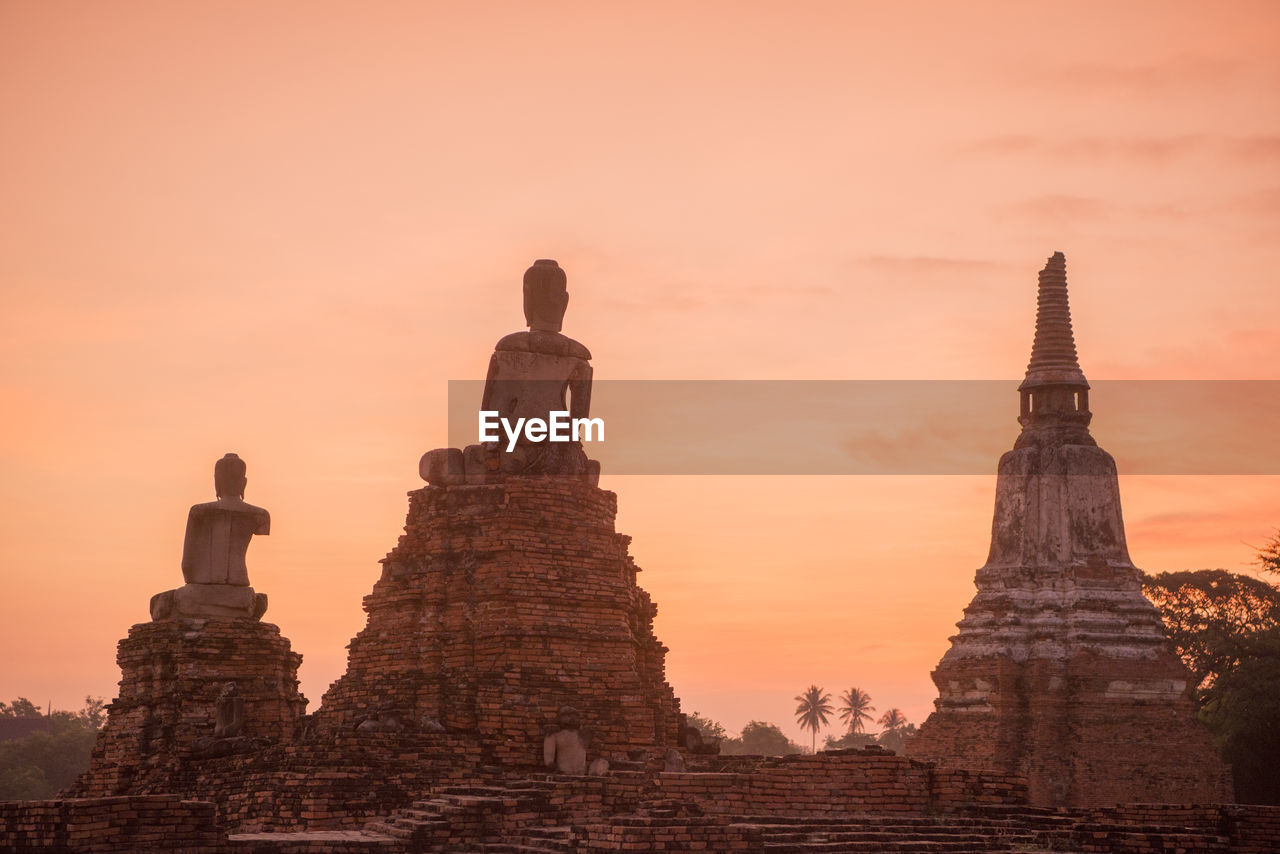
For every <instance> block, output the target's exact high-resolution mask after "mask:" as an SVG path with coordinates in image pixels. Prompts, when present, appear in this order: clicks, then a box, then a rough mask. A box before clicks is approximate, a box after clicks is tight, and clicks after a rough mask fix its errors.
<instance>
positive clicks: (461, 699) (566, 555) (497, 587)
mask: <svg viewBox="0 0 1280 854" xmlns="http://www.w3.org/2000/svg"><path fill="white" fill-rule="evenodd" d="M616 511H617V499H616V496H615V495H614V494H613V493H612V492H606V491H604V490H602V489H599V488H598V487H596V486H593V485H592V484H591V483H590V481H589V480H588V479H586V478H584V477H579V476H556V475H536V476H535V475H512V476H507V477H500V478H498V479H497V482H495V483H488V484H477V485H469V484H455V485H451V486H435V485H432V486H427V487H425V488H423V489H420V490H417V491H416V492H412V493H410V503H409V515H408V520H407V521H406V523H405V533H404V536H403V537H401V539H400V542H399V544H398V545H397V546H396V548H395V549H394V550H393V551H392V552H391V553H390V554H389V555H388V556H387V558H386V559H385V560H384V561H383V571H382V577H381V579H379V581H378V582H377V584H375V585H374V589H373V592H372V593H371V594H370V595H369V596H367V597H365V601H364V608H365V610H366V611H367V612H368V614H369V620H368V625H367V626H366V627H365V629H364V630H363V631H362V632H360V634H359V635H357V636H356V638H355V639H354V640H352V642H351V645H350V657H349V663H348V667H347V673H346V675H345V676H343V677H342V678H341V679H339V680H338V681H337V682H335V683H334V684H333V686H332V687H331V688H330V689H329V691H328V692H326V694H325V696H324V699H323V701H322V703H321V708H320V710H319V712H318V713H317V720H318V723H319V725H320V726H321V728H322V729H328V730H338V731H343V730H351V729H353V728H355V727H356V726H358V725H359V724H360V723H361V722H362V721H365V720H370V719H375V720H376V719H385V718H387V717H388V716H390V717H391V718H393V719H394V720H395V721H397V722H398V723H400V724H402V725H404V726H406V727H409V728H415V727H421V726H430V727H434V724H435V723H439V724H440V725H443V727H444V728H445V729H446V730H448V731H450V732H470V733H474V735H475V736H476V737H477V738H478V739H479V740H480V742H481V744H482V747H483V751H484V754H485V756H486V758H487V759H488V761H491V762H494V763H497V764H500V765H502V766H503V767H506V768H510V769H513V770H514V769H519V768H528V767H533V766H537V765H540V764H541V762H542V755H541V751H542V738H543V728H544V726H546V725H548V724H550V723H551V722H552V721H554V720H555V717H556V712H557V709H558V708H559V707H560V706H562V705H572V706H575V707H576V708H577V709H579V710H580V711H581V713H582V719H583V726H584V728H585V729H588V730H591V731H592V732H593V733H594V737H595V741H594V743H593V745H592V752H593V753H594V754H597V755H601V756H605V757H608V756H610V755H616V754H625V753H626V752H627V751H630V750H633V749H640V748H649V749H651V750H652V749H653V748H661V747H665V746H670V745H674V744H675V743H676V741H677V738H678V734H679V705H678V702H677V700H676V699H675V696H674V695H673V693H672V691H671V688H670V686H669V685H668V684H667V683H666V681H665V678H664V659H665V655H666V648H665V647H663V646H662V645H661V644H660V643H659V642H658V640H657V639H656V638H655V637H654V634H653V627H652V623H653V617H654V614H655V613H656V611H657V608H656V606H655V605H654V604H653V602H652V601H651V600H650V599H649V596H648V594H646V593H645V592H644V591H643V590H641V589H640V587H638V586H637V585H636V573H637V572H638V569H637V567H636V565H635V563H634V562H633V561H632V559H631V557H630V555H629V554H628V553H627V545H628V543H629V542H630V538H629V537H627V536H624V535H622V534H619V533H617V532H616V531H615V530H614V517H615V514H616Z"/></svg>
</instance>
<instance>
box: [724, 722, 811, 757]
mask: <svg viewBox="0 0 1280 854" xmlns="http://www.w3.org/2000/svg"><path fill="white" fill-rule="evenodd" d="M720 752H721V753H724V754H726V755H735V754H739V755H740V754H752V755H760V756H785V755H787V754H789V753H800V752H801V747H800V745H798V744H796V743H795V742H793V741H792V740H791V739H789V738H787V736H786V735H785V734H784V733H783V732H782V730H781V729H779V728H778V726H777V725H776V724H769V723H764V722H763V721H749V722H748V723H747V725H746V726H744V727H743V728H742V734H741V735H739V736H738V737H737V738H729V739H725V740H724V741H722V742H721V743H720Z"/></svg>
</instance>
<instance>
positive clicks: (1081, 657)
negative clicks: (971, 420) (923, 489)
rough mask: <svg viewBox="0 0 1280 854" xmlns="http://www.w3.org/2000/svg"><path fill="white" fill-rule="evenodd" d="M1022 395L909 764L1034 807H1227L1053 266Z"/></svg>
mask: <svg viewBox="0 0 1280 854" xmlns="http://www.w3.org/2000/svg"><path fill="white" fill-rule="evenodd" d="M1019 390H1020V393H1021V397H1022V411H1021V416H1020V417H1019V419H1018V420H1019V422H1020V423H1021V424H1022V434H1021V435H1020V436H1019V437H1018V440H1017V443H1016V444H1015V445H1014V448H1013V450H1011V451H1009V452H1008V453H1006V454H1005V455H1004V456H1003V457H1002V458H1001V459H1000V465H999V476H998V480H997V484H996V504H995V518H994V522H993V524H992V534H991V552H990V555H989V556H988V558H987V563H986V565H985V566H983V567H982V568H981V569H979V570H978V573H977V578H976V584H977V587H978V592H977V595H976V596H974V598H973V601H972V602H971V603H970V604H969V606H968V607H967V608H966V609H965V612H964V619H962V620H961V621H960V622H959V624H958V627H959V629H960V631H959V633H958V634H956V635H955V636H954V637H953V638H952V639H951V648H950V649H949V650H948V651H947V653H946V655H944V656H943V658H942V661H941V663H939V665H938V668H937V669H936V670H935V671H934V673H933V680H934V682H935V683H936V685H937V687H938V693H939V697H938V699H937V700H936V701H935V706H936V711H935V712H934V713H933V714H931V715H930V716H929V718H928V720H927V721H925V723H924V725H923V726H922V727H921V731H920V735H919V736H918V737H917V738H916V739H915V740H914V741H913V742H912V743H911V745H910V747H909V750H910V752H911V753H912V755H913V756H918V757H922V758H927V759H935V760H939V761H941V762H943V763H947V764H952V765H957V766H961V767H971V768H986V769H991V770H997V771H1007V772H1012V773H1019V774H1023V775H1025V776H1026V778H1027V780H1028V784H1029V789H1030V796H1031V800H1032V802H1033V803H1035V804H1039V805H1053V806H1063V805H1065V806H1098V805H1107V804H1115V803H1123V802H1135V801H1138V802H1165V803H1168V802H1188V803H1190V802H1196V803H1220V802H1224V801H1229V800H1230V799H1231V786H1230V782H1229V776H1228V771H1227V769H1226V767H1225V766H1224V765H1223V764H1222V762H1221V761H1220V760H1219V759H1218V756H1217V752H1216V751H1215V750H1214V747H1213V745H1212V743H1211V741H1210V738H1209V734H1208V731H1207V730H1206V729H1205V728H1204V727H1203V726H1202V725H1201V724H1200V723H1199V722H1198V721H1197V720H1196V715H1195V708H1194V706H1193V704H1192V702H1191V700H1190V699H1189V698H1188V694H1187V692H1188V685H1187V671H1186V668H1185V667H1183V665H1182V663H1181V662H1180V661H1179V660H1178V658H1177V656H1176V655H1175V654H1174V653H1173V652H1172V650H1171V649H1170V648H1169V646H1168V644H1167V643H1166V641H1165V638H1164V631H1163V626H1162V624H1161V621H1160V614H1159V612H1158V611H1157V610H1156V608H1155V607H1154V606H1153V605H1152V604H1151V603H1150V602H1149V601H1147V599H1146V598H1145V597H1144V596H1143V594H1142V586H1141V573H1140V572H1139V571H1138V570H1137V569H1136V568H1135V567H1134V565H1133V563H1132V562H1131V561H1130V559H1129V552H1128V547H1127V545H1126V543H1125V536H1124V522H1123V520H1122V518H1121V513H1120V493H1119V486H1118V482H1117V478H1116V466H1115V461H1114V460H1113V459H1112V458H1111V456H1110V455H1109V454H1108V453H1107V452H1106V451H1103V450H1102V449H1101V448H1099V447H1098V446H1097V443H1096V442H1095V441H1094V440H1093V437H1092V436H1090V434H1089V422H1090V420H1091V418H1092V415H1091V413H1090V411H1089V384H1088V382H1087V381H1086V380H1085V377H1084V374H1083V372H1082V371H1081V370H1080V365H1079V363H1078V361H1077V359H1076V350H1075V343H1074V339H1073V336H1072V330H1071V314H1070V309H1069V307H1068V302H1067V280H1066V265H1065V259H1064V258H1063V256H1062V253H1056V254H1054V255H1053V257H1052V258H1050V259H1049V263H1048V264H1047V265H1046V267H1045V268H1044V270H1042V271H1041V273H1040V295H1039V310H1038V314H1037V319H1036V333H1035V343H1034V345H1033V347H1032V353H1031V362H1030V365H1029V366H1028V369H1027V375H1026V379H1025V380H1024V381H1023V383H1022V385H1021V386H1020V387H1019Z"/></svg>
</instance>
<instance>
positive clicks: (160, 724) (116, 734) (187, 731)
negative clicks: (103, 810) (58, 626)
mask: <svg viewBox="0 0 1280 854" xmlns="http://www.w3.org/2000/svg"><path fill="white" fill-rule="evenodd" d="M116 660H117V661H118V662H119V664H120V670H121V673H122V678H121V680H120V696H119V697H117V698H116V699H115V701H113V702H112V703H111V705H110V707H109V709H108V716H107V723H106V726H105V727H104V728H103V731H102V733H101V734H100V735H99V737H98V741H97V743H96V744H95V745H94V749H93V757H92V759H91V762H90V767H89V771H88V772H86V774H85V775H84V776H83V777H81V779H80V780H79V782H78V783H77V784H76V787H75V793H76V794H77V795H79V796H82V797H84V796H99V795H114V794H138V793H145V792H172V791H183V790H184V788H185V783H184V781H185V780H186V779H187V778H188V775H189V772H190V765H191V762H192V760H193V759H195V758H198V757H199V756H201V755H202V754H203V755H217V754H219V753H234V752H247V751H253V752H258V751H259V750H261V749H262V748H264V747H267V746H269V745H271V744H279V743H284V742H289V741H292V740H293V739H294V738H295V737H296V736H297V735H298V733H299V730H300V727H301V721H302V713H303V710H304V709H305V707H306V704H307V701H306V698H304V697H303V696H302V695H301V694H300V693H298V665H299V664H300V663H301V662H302V656H301V655H299V654H297V653H295V652H293V651H291V650H290V648H289V641H288V640H287V639H285V638H283V637H281V636H280V630H279V629H278V628H276V627H275V626H273V625H271V624H270V623H260V622H257V621H255V620H251V619H236V620H217V619H208V620H203V619H190V620H164V621H160V622H150V623H139V624H138V625H135V626H134V627H133V628H131V629H130V630H129V636H128V637H127V638H125V639H124V640H122V641H120V645H119V652H118V653H117V656H116ZM227 683H234V684H235V686H236V689H237V693H238V696H239V698H240V700H241V702H242V715H241V720H242V725H241V726H240V727H239V728H238V729H237V731H236V733H235V736H234V738H218V737H216V732H215V730H216V721H215V716H216V712H217V708H218V703H219V696H220V695H221V694H222V693H223V691H224V689H225V687H226V685H227Z"/></svg>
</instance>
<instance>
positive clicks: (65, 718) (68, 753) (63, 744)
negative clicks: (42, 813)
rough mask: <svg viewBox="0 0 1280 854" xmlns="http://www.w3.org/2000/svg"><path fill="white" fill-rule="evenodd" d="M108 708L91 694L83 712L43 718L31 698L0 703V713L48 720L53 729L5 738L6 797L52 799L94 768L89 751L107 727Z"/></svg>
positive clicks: (0, 746) (2, 780)
mask: <svg viewBox="0 0 1280 854" xmlns="http://www.w3.org/2000/svg"><path fill="white" fill-rule="evenodd" d="M103 706H104V703H103V702H102V700H100V699H93V698H90V697H86V698H85V708H84V709H82V710H81V711H80V712H77V713H72V712H54V713H53V714H51V715H48V716H43V715H41V714H40V712H39V710H38V709H36V707H35V706H34V704H32V703H31V702H30V701H29V700H26V699H25V698H19V699H17V700H15V701H14V702H13V703H12V704H5V703H0V717H24V718H30V717H37V718H44V719H45V720H47V721H48V727H47V728H41V729H40V730H38V731H36V732H33V733H31V734H30V735H27V736H24V737H22V738H15V739H11V740H9V741H4V742H0V800H39V799H43V798H51V797H53V796H54V795H55V794H56V793H57V792H58V791H59V790H61V789H64V788H66V787H67V786H69V785H71V783H72V782H74V781H75V778H76V777H77V776H79V775H80V774H81V773H82V772H83V771H84V770H85V769H86V768H88V767H89V753H90V751H91V750H92V749H93V742H94V740H95V739H96V738H97V735H98V727H99V726H101V721H102V716H103ZM33 709H34V710H35V714H34V715H32V714H31V711H32V710H33Z"/></svg>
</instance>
